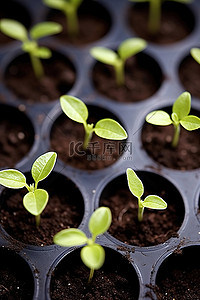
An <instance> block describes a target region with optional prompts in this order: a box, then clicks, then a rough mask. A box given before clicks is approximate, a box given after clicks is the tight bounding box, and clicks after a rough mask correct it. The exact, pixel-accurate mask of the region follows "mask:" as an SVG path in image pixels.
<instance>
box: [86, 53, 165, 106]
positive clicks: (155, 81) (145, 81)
mask: <svg viewBox="0 0 200 300" xmlns="http://www.w3.org/2000/svg"><path fill="white" fill-rule="evenodd" d="M91 76H92V77H93V83H94V86H95V88H96V89H97V91H98V92H99V93H100V94H103V95H104V96H106V97H108V98H110V99H112V100H116V101H118V102H137V101H141V100H144V99H147V98H149V97H151V96H152V95H153V94H154V93H155V92H156V91H157V90H158V89H159V87H160V86H161V83H162V80H163V76H162V72H161V70H160V67H159V66H158V64H157V63H156V61H155V60H154V59H153V58H151V57H150V56H148V55H147V54H144V53H140V54H137V55H135V56H133V57H131V58H129V59H128V60H127V61H126V65H125V85H124V86H117V83H116V77H115V73H114V68H113V67H112V66H109V65H106V64H103V63H100V62H98V63H96V64H95V66H94V69H93V72H92V75H91Z"/></svg>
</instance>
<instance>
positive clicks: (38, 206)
mask: <svg viewBox="0 0 200 300" xmlns="http://www.w3.org/2000/svg"><path fill="white" fill-rule="evenodd" d="M48 199H49V195H48V193H47V192H46V191H45V190H42V189H38V190H35V191H34V192H29V193H27V194H26V195H25V196H24V198H23V204H24V207H25V208H26V210H28V212H30V213H31V214H32V215H34V216H39V215H40V214H41V213H42V211H43V210H44V209H45V207H46V205H47V202H48Z"/></svg>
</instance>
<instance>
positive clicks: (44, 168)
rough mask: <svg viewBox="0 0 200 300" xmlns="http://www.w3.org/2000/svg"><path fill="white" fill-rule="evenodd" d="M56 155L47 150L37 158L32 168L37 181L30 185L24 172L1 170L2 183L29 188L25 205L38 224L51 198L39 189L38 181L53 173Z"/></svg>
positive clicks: (0, 178) (13, 187) (11, 186)
mask: <svg viewBox="0 0 200 300" xmlns="http://www.w3.org/2000/svg"><path fill="white" fill-rule="evenodd" d="M56 157H57V154H56V153H55V152H47V153H45V154H43V155H41V156H39V157H38V158H37V159H36V160H35V162H34V163H33V165H32V168H31V174H32V177H33V179H34V181H35V183H33V184H31V185H30V186H29V185H28V184H27V183H26V177H25V176H24V174H23V173H21V172H20V171H18V170H15V169H7V170H3V171H0V184H1V185H3V186H5V187H8V188H11V189H20V188H23V187H26V188H27V190H28V193H27V194H26V195H25V196H24V198H23V205H24V207H25V208H26V210H27V211H28V212H29V213H31V214H32V215H34V216H35V220H36V226H39V224H40V215H41V213H42V212H43V210H44V209H45V207H46V205H47V202H48V199H49V195H48V193H47V191H46V190H43V189H38V183H39V182H40V181H42V180H43V179H45V178H46V177H47V176H48V175H49V174H50V173H51V171H52V169H53V167H54V165H55V162H56Z"/></svg>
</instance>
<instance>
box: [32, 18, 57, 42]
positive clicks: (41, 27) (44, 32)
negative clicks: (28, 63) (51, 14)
mask: <svg viewBox="0 0 200 300" xmlns="http://www.w3.org/2000/svg"><path fill="white" fill-rule="evenodd" d="M61 31H62V26H61V25H60V24H58V23H56V22H42V23H38V24H36V25H35V26H33V27H32V28H31V30H30V36H31V38H32V39H33V40H38V39H40V38H42V37H45V36H49V35H53V34H57V33H59V32H61Z"/></svg>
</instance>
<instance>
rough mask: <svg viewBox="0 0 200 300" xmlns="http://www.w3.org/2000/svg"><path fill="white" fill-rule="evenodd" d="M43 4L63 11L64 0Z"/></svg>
mask: <svg viewBox="0 0 200 300" xmlns="http://www.w3.org/2000/svg"><path fill="white" fill-rule="evenodd" d="M43 2H44V3H45V4H46V5H47V6H49V7H51V8H55V9H58V10H65V6H66V2H67V1H65V0H43Z"/></svg>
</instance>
